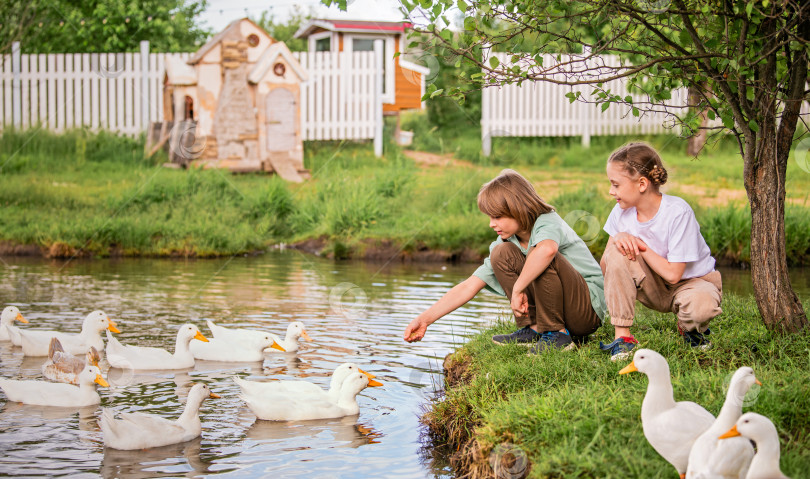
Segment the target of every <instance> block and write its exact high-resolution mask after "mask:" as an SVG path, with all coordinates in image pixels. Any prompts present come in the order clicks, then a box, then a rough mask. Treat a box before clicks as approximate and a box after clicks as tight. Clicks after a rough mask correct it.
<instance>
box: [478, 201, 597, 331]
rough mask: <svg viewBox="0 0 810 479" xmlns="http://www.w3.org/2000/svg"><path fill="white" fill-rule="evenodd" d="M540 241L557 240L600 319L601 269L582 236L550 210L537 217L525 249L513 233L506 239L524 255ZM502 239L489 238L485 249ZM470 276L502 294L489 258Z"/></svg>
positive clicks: (496, 244) (490, 248)
mask: <svg viewBox="0 0 810 479" xmlns="http://www.w3.org/2000/svg"><path fill="white" fill-rule="evenodd" d="M544 240H552V241H554V242H555V243H557V248H558V251H559V252H560V254H562V255H563V257H564V258H565V259H567V260H568V262H569V263H571V266H573V267H574V269H576V270H577V272H579V274H581V275H582V277H583V278H585V283H587V284H588V291H589V292H590V294H591V305H592V306H593V310H594V311H595V312H596V314H597V315H598V316H599V319H602V320H604V319H605V313H606V312H607V305H606V304H605V279H604V277H603V276H602V269H601V268H600V267H599V263H597V262H596V260H595V259H594V258H593V256H592V255H591V252H590V251H589V250H588V247H587V246H586V245H585V242H584V241H582V238H580V237H579V236H578V235H577V233H576V232H575V231H574V230H573V229H571V227H570V226H568V223H566V222H565V221H564V220H563V219H562V218H560V215H558V214H557V213H556V212H553V211H552V212H551V213H546V214H544V215H540V216H539V217H538V218H537V221H535V222H534V226H533V227H532V234H531V236H530V237H529V247H528V248H523V247H522V246H521V245H520V241H518V239H517V238H516V237H515V236H514V235H512V236H511V237H510V238H509V239H508V240H507V241H510V242H512V243H514V244H515V245H517V247H518V248H520V251H521V252H522V253H523V254H524V255H528V254H529V250H530V249H531V248H532V247H534V246H535V245H536V244H537V243H539V242H541V241H544ZM503 242H504V240H502V239H501V238H498V239H496V240H495V241H493V242H492V244H490V245H489V252H490V253H492V250H493V249H494V248H495V247H496V246H498V245H499V244H501V243H503ZM473 275H474V276H477V277H479V278H481V279H482V280H483V281H484V282H485V283H486V284H487V289H488V290H490V291H492V292H493V293H496V294H500V295H502V296H505V295H506V293H505V292H504V291H503V288H502V287H501V285H500V283H498V280H497V279H496V278H495V272H494V271H493V270H492V263H491V262H490V260H489V258H487V259H485V260H484V264H482V265H481V266H479V267H478V269H476V270H475V272H474V273H473Z"/></svg>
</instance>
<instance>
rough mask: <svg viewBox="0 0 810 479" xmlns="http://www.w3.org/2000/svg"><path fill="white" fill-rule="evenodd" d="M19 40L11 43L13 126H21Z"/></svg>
mask: <svg viewBox="0 0 810 479" xmlns="http://www.w3.org/2000/svg"><path fill="white" fill-rule="evenodd" d="M20 63H21V62H20V42H14V43H12V44H11V73H12V75H14V79H13V80H12V82H11V98H12V100H11V101H12V105H11V114H12V116H13V119H14V120H13V121H14V127H15V128H20V127H22V94H21V93H20V89H21V88H22V83H21V81H20Z"/></svg>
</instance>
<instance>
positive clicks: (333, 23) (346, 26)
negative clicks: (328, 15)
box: [295, 18, 412, 38]
mask: <svg viewBox="0 0 810 479" xmlns="http://www.w3.org/2000/svg"><path fill="white" fill-rule="evenodd" d="M411 26H412V24H411V23H410V22H377V21H371V20H328V19H322V18H320V19H319V18H314V19H312V20H309V21H308V22H307V23H305V24H303V25H301V28H299V29H298V31H297V32H295V38H306V37H308V36H310V35H312V34H313V33H315V32H316V31H317V30H318V29H319V28H322V29H324V30H329V31H332V32H354V33H378V34H383V35H396V34H398V33H403V32H404V31H405V30H406V29H407V28H411Z"/></svg>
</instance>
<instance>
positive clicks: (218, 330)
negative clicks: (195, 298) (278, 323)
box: [206, 320, 312, 353]
mask: <svg viewBox="0 0 810 479" xmlns="http://www.w3.org/2000/svg"><path fill="white" fill-rule="evenodd" d="M206 322H207V323H208V329H210V330H211V334H212V335H213V336H214V338H215V339H217V340H223V341H244V340H249V339H254V340H255V339H259V340H261V338H262V336H263V335H264V334H268V333H265V332H264V331H256V330H253V329H241V328H226V327H223V326H218V325H216V324H214V322H213V321H211V320H206ZM269 334H270V336H272V337H273V339H274V340H275V341H276V343H277V344H278V345H279V346H281V347H282V348H284V350H285V351H286V352H288V353H294V352H296V351H298V339H299V338H304V339H305V340H307V341H312V338H310V337H309V333H307V330H306V328H305V327H304V323H302V322H301V321H293V322H292V323H290V325H289V326H287V335H286V336H284V339H279V337H278V336H276V335H275V334H272V333H269Z"/></svg>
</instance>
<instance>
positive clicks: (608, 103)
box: [602, 102, 610, 111]
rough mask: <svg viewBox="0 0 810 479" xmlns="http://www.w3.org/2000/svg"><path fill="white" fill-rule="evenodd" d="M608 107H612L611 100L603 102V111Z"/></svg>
mask: <svg viewBox="0 0 810 479" xmlns="http://www.w3.org/2000/svg"><path fill="white" fill-rule="evenodd" d="M608 108H610V102H605V103H602V111H605V110H607V109H608Z"/></svg>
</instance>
